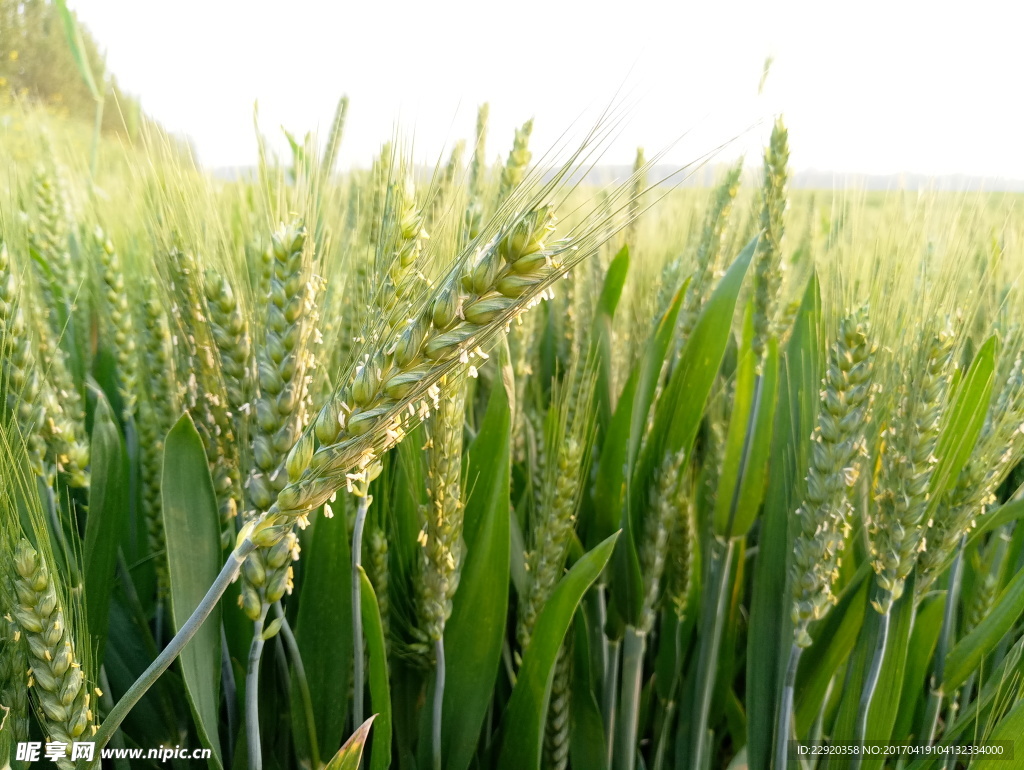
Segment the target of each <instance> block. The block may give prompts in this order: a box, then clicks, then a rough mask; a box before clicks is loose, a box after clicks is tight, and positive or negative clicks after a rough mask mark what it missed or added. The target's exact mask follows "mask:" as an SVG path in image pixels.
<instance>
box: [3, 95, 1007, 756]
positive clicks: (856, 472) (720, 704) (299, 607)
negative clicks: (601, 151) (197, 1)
mask: <svg viewBox="0 0 1024 770" xmlns="http://www.w3.org/2000/svg"><path fill="white" fill-rule="evenodd" d="M348 107H349V105H348V102H347V100H343V101H342V103H341V104H340V105H339V107H338V115H337V118H336V120H335V121H334V123H333V125H332V127H331V129H330V135H329V136H327V137H323V138H322V139H323V141H319V142H318V141H317V140H316V139H315V138H314V137H307V138H306V139H305V140H304V141H302V142H299V141H295V142H294V143H293V155H292V156H291V157H288V158H277V157H274V156H273V154H272V153H270V152H269V151H267V150H265V149H264V150H263V151H262V155H261V162H260V165H259V168H258V169H256V170H255V171H254V172H253V174H252V175H251V176H243V177H241V178H238V179H233V180H225V179H219V178H215V177H213V176H211V175H210V174H207V173H205V172H203V171H202V170H199V169H196V168H195V167H194V165H193V164H192V163H191V160H190V157H189V154H188V153H187V152H186V151H184V150H183V149H182V148H179V147H177V146H176V145H175V144H174V143H173V142H171V141H169V140H167V139H166V138H164V137H162V136H161V135H160V134H158V133H156V132H152V133H147V132H146V131H142V132H141V134H139V135H138V136H137V137H136V139H135V141H134V143H132V144H125V145H123V146H122V145H119V144H114V143H112V142H109V143H108V142H101V143H100V144H99V147H98V149H97V156H96V157H95V158H92V159H91V158H90V152H89V143H88V139H87V134H79V133H78V132H77V131H75V130H73V129H71V128H69V127H68V126H67V125H66V124H64V123H61V122H60V121H57V120H54V119H52V118H50V117H48V116H47V115H45V114H44V113H42V112H39V111H36V110H34V109H30V108H26V107H22V106H21V105H18V104H15V105H13V106H11V107H10V108H9V109H8V112H7V113H5V115H6V117H4V118H3V119H4V123H3V126H4V128H3V129H2V131H0V154H2V155H3V156H4V157H5V158H7V159H8V161H7V167H6V169H5V170H6V172H7V173H5V174H4V175H3V177H2V178H0V373H2V376H0V403H2V406H3V410H2V414H0V439H2V442H0V463H2V474H0V616H2V619H0V767H3V768H6V767H8V766H10V767H14V768H22V767H27V766H28V765H29V764H31V763H30V762H29V761H26V757H27V754H25V753H24V750H23V747H24V746H25V745H26V744H25V742H26V741H29V742H30V741H39V742H45V741H49V742H50V747H51V749H52V753H53V756H54V758H55V759H57V761H58V763H59V764H60V765H61V766H63V767H68V768H70V767H73V766H75V765H78V766H79V767H85V766H88V765H89V764H90V763H89V761H88V760H83V759H80V758H78V757H76V758H74V759H73V758H72V757H71V751H72V745H73V744H74V743H75V742H81V741H92V742H94V746H95V749H96V753H95V756H94V758H93V762H96V763H98V762H99V759H100V750H101V749H102V750H106V749H112V750H116V751H120V750H123V751H131V750H133V749H135V748H138V747H142V748H146V749H148V748H150V747H158V746H168V747H175V746H187V747H192V748H207V749H210V750H211V756H210V757H209V759H207V760H204V761H206V762H207V763H208V765H209V766H210V767H212V768H228V767H237V768H261V767H266V768H292V767H294V768H308V769H310V770H318V769H319V768H323V767H325V766H326V767H330V768H355V767H357V766H358V765H359V763H360V762H361V763H362V764H363V765H364V766H366V767H369V768H373V770H383V769H384V768H388V767H395V768H400V769H401V770H413V769H414V768H432V769H433V770H441V768H446V769H447V770H468V769H469V768H501V770H518V769H520V768H551V769H553V770H562V769H563V768H567V767H572V768H577V769H578V770H590V769H591V768H613V769H614V770H635V769H636V768H649V769H650V770H668V769H669V768H675V769H677V770H687V769H689V768H693V769H694V770H705V769H706V768H724V767H737V768H738V767H747V766H749V767H752V768H758V769H767V768H771V767H775V768H777V769H781V768H783V767H789V766H794V767H795V766H799V767H807V768H812V767H824V766H826V765H830V766H831V765H835V766H836V767H838V766H841V765H845V764H846V763H850V762H852V763H853V764H854V765H863V766H866V765H871V766H873V767H883V766H891V767H939V766H943V767H953V766H955V765H956V764H957V762H959V764H960V765H963V766H966V765H968V764H970V765H972V766H973V765H977V766H979V767H985V766H987V762H988V761H990V759H991V758H990V757H989V758H986V757H972V756H969V755H965V756H963V757H961V758H960V759H959V760H957V759H954V758H950V756H949V755H948V754H945V753H936V750H937V747H947V748H948V747H954V746H971V745H973V746H981V745H982V744H983V742H984V741H989V742H990V743H989V744H988V746H989V747H990V748H991V747H993V746H997V747H998V746H1001V747H1003V750H1004V751H1006V750H1009V749H1008V748H1007V747H1008V746H1009V744H1006V743H998V742H999V741H1009V740H1011V739H1013V738H1016V737H1018V736H1020V735H1021V734H1022V732H1024V689H1022V686H1024V681H1022V674H1024V656H1022V650H1024V625H1022V616H1024V525H1021V523H1020V520H1021V517H1022V515H1024V502H1022V501H1021V500H1019V499H1018V487H1019V485H1020V483H1021V481H1022V477H1021V474H1022V471H1021V468H1020V467H1019V461H1020V459H1021V455H1022V453H1024V331H1022V325H1021V319H1022V316H1021V314H1022V311H1024V303H1022V301H1021V293H1020V286H1019V276H1020V271H1021V268H1022V266H1024V253H1022V248H1024V241H1022V236H1024V227H1022V225H1021V222H1022V221H1024V220H1022V219H1021V218H1020V205H1021V201H1020V200H1018V199H1015V198H1014V197H1012V196H999V195H995V194H953V193H921V194H911V193H904V192H899V191H892V192H888V193H865V192H860V191H856V190H845V191H842V190H841V191H830V192H811V191H807V190H794V189H792V185H791V180H790V176H791V172H790V169H789V165H788V155H789V136H788V134H787V131H786V127H785V123H784V121H783V120H782V119H781V118H779V119H777V120H776V122H775V124H774V127H773V128H772V130H771V136H770V139H769V140H768V141H767V142H766V146H765V148H764V151H763V155H762V156H761V157H748V158H746V159H745V161H744V163H740V164H735V165H732V166H727V165H725V164H721V165H720V166H716V167H714V168H713V171H714V174H713V175H714V176H715V177H716V180H715V183H714V186H713V187H710V188H703V187H699V186H689V185H682V186H680V185H677V184H676V183H677V182H679V181H680V180H681V179H682V178H684V177H685V174H686V172H685V171H684V172H682V173H681V174H679V175H677V176H676V177H674V178H673V179H670V180H668V181H666V182H663V183H658V184H649V180H648V176H649V173H650V170H651V167H650V166H649V165H647V164H646V163H645V162H644V160H643V159H644V157H645V156H644V153H643V152H642V151H641V152H639V153H638V156H637V166H636V168H635V172H634V174H633V175H632V176H631V177H629V178H624V179H622V180H620V182H619V183H618V184H616V185H614V186H611V187H607V188H598V187H596V186H593V185H591V184H589V183H587V182H586V181H583V182H577V180H578V178H579V176H578V175H577V174H576V171H577V170H578V169H579V168H580V167H581V166H585V165H586V164H588V163H590V162H592V156H591V153H593V152H594V151H595V150H596V149H598V148H599V146H600V142H601V140H602V137H604V136H606V134H607V130H608V128H607V126H598V127H597V128H596V129H595V131H594V132H593V133H592V134H591V135H590V136H589V138H587V139H586V140H584V142H583V143H582V144H581V146H580V148H579V149H574V148H570V151H569V152H565V151H562V152H561V153H560V154H559V153H557V152H556V153H547V152H545V153H541V152H539V151H537V150H536V149H535V148H531V146H530V139H531V131H532V126H533V122H532V121H528V122H526V123H525V124H524V125H523V126H522V128H521V129H519V130H518V131H517V132H516V133H515V135H514V136H493V135H488V110H487V107H486V105H484V106H483V107H482V108H481V109H480V113H479V120H478V122H477V134H476V136H472V137H466V138H465V139H464V140H463V141H460V142H457V143H455V144H454V146H453V147H451V148H449V149H448V150H447V151H446V152H445V154H443V155H441V156H440V160H439V162H438V163H437V165H436V168H435V170H433V171H430V170H429V169H424V168H423V167H421V166H416V165H414V164H413V163H412V162H411V160H410V159H409V157H408V155H407V153H405V152H404V151H403V145H402V142H401V140H400V139H397V138H395V139H393V140H392V141H390V142H387V143H385V144H384V145H383V146H382V149H381V151H380V153H379V155H378V156H377V158H376V160H375V161H374V162H373V164H372V167H370V168H368V169H358V168H357V169H355V170H352V171H349V172H345V173H340V172H338V171H336V169H335V168H334V165H335V158H336V157H337V156H338V155H339V153H344V142H343V136H342V132H343V129H344V126H345V124H346V120H348V119H349V118H348V115H347V113H348ZM542 118H543V116H538V119H542ZM351 119H353V120H354V119H356V117H352V118H351ZM261 147H263V144H261ZM321 147H322V148H323V149H321ZM544 150H545V151H546V150H547V148H544ZM449 153H450V154H449ZM552 158H559V159H560V160H558V161H557V162H556V161H553V160H552ZM90 165H91V166H93V167H94V168H95V173H91V172H90V170H89V168H90ZM708 168H712V167H711V166H709V167H708ZM816 741H825V742H831V745H833V746H839V745H843V744H849V745H854V742H857V743H856V745H860V743H861V742H864V741H868V742H877V743H878V744H879V745H883V746H906V745H911V744H912V745H914V746H917V747H918V749H919V753H916V754H903V755H901V756H896V755H895V754H894V753H890V754H889V755H888V756H886V750H882V751H881V753H878V754H875V755H872V756H869V757H867V758H860V757H857V758H852V759H851V758H850V757H849V756H841V757H828V756H825V757H801V756H798V755H797V753H796V750H795V748H794V747H795V745H796V744H795V743H791V742H801V743H803V744H805V745H809V744H811V743H813V742H816ZM993 741H994V742H996V743H992V742H993ZM19 746H21V747H22V749H19ZM923 747H930V748H931V751H932V753H930V754H924V753H920V751H921V750H923ZM1016 748H1017V751H1018V752H1020V751H1024V746H1017V747H1016ZM123 756H130V755H128V754H125V755H123ZM36 761H37V762H44V761H46V760H45V759H37V760H36ZM1019 761H1020V760H1019V759H1018V760H1017V762H1019ZM104 762H105V764H109V766H111V767H151V766H152V767H155V766H158V765H159V762H158V761H157V760H155V759H150V760H147V759H145V758H133V759H120V760H114V759H106V760H104ZM1012 764H1013V763H1012V762H1003V763H1002V764H997V765H995V766H996V767H1009V766H1011V765H1012Z"/></svg>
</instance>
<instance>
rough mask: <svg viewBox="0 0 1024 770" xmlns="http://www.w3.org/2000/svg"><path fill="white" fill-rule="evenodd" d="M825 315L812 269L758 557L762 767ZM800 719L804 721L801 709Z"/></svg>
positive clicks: (755, 674)
mask: <svg viewBox="0 0 1024 770" xmlns="http://www.w3.org/2000/svg"><path fill="white" fill-rule="evenodd" d="M820 321H821V299H820V297H819V292H818V281H817V278H816V277H815V276H813V275H812V276H811V279H810V281H809V282H808V284H807V289H806V291H805V292H804V299H803V303H802V305H801V307H800V310H799V312H798V314H797V317H796V321H795V323H794V326H793V333H792V335H791V336H790V338H789V343H788V344H787V346H786V351H785V355H784V356H783V357H782V361H781V365H780V370H781V371H780V373H779V398H778V407H777V412H776V415H775V429H774V431H773V432H772V442H771V446H772V451H771V459H770V464H769V474H768V485H767V489H766V491H765V500H764V513H763V516H762V519H761V533H760V537H759V539H758V553H757V561H756V563H755V565H754V580H753V588H752V596H751V600H750V631H749V633H748V635H747V678H746V685H747V693H746V699H747V757H748V760H749V762H750V767H751V768H753V769H754V770H767V768H768V767H769V765H770V763H771V756H772V736H773V735H774V731H775V720H776V716H775V704H777V703H778V702H779V693H780V689H781V679H782V676H783V674H784V671H783V670H782V669H783V664H781V663H780V661H782V660H783V656H785V655H786V654H788V650H789V647H790V645H791V644H792V636H793V633H792V629H791V628H790V625H789V623H788V617H789V605H788V597H789V594H788V593H787V591H786V575H787V574H788V572H789V566H788V558H789V552H790V542H791V539H790V536H789V520H790V515H791V514H792V512H793V511H795V510H796V506H797V505H799V503H800V500H799V498H800V497H801V496H802V494H803V492H802V488H803V483H804V477H805V476H806V474H807V447H808V441H807V437H808V436H810V435H811V428H812V426H813V424H814V422H815V417H816V415H817V411H818V390H819V388H820V382H821V380H820V375H819V366H820V361H821V356H822V353H821V348H822V343H821V338H820V335H819V333H818V332H819V325H820ZM861 612H863V610H861ZM854 634H856V631H855V632H854ZM812 650H813V648H812ZM806 655H807V653H805V657H806ZM805 665H806V664H805ZM830 676H831V675H830ZM798 682H799V680H798ZM826 685H827V681H826ZM797 694H798V695H799V689H798V692H797ZM797 705H799V700H798V701H797ZM797 724H798V725H799V724H800V720H799V709H797Z"/></svg>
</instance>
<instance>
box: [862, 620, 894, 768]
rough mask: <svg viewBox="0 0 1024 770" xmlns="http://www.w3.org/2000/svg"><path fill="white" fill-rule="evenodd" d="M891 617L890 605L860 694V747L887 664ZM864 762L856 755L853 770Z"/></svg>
mask: <svg viewBox="0 0 1024 770" xmlns="http://www.w3.org/2000/svg"><path fill="white" fill-rule="evenodd" d="M891 616H892V610H891V605H890V606H888V607H886V609H885V611H884V612H882V613H881V620H880V621H879V626H878V636H877V638H876V639H875V651H874V653H873V654H872V657H871V665H870V667H869V668H868V671H867V674H866V675H865V677H864V686H863V688H862V689H861V693H860V703H859V704H858V706H857V721H856V724H855V725H854V732H853V742H854V743H855V744H856V745H858V746H863V745H864V741H865V740H866V739H867V731H868V715H869V712H870V711H871V702H872V701H873V700H874V698H875V690H876V689H877V688H878V680H879V678H880V677H881V675H882V664H883V663H884V662H885V646H886V644H887V643H888V641H889V624H890V619H891ZM863 761H864V755H863V754H856V755H854V758H853V761H852V768H853V770H860V765H861V762H863Z"/></svg>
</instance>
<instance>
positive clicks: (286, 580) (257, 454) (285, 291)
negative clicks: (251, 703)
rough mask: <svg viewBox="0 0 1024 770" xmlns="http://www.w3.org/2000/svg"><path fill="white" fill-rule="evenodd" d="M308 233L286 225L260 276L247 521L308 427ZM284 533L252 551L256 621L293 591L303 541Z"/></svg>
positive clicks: (275, 489)
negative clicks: (260, 330) (260, 335)
mask: <svg viewBox="0 0 1024 770" xmlns="http://www.w3.org/2000/svg"><path fill="white" fill-rule="evenodd" d="M306 235H307V234H306V228H305V226H304V225H303V224H302V223H301V222H300V221H298V220H296V221H294V222H292V223H290V224H288V225H285V226H283V227H281V228H280V229H279V230H278V231H277V232H276V233H275V234H274V236H273V239H272V245H271V253H272V255H273V260H272V262H271V263H270V264H269V265H267V266H266V268H265V273H264V276H263V279H262V280H263V284H264V285H265V286H266V289H267V300H268V318H267V322H266V324H265V327H264V339H263V341H262V344H261V345H260V347H259V348H258V349H257V352H256V361H257V367H258V384H259V394H258V396H257V397H256V400H255V405H254V408H253V414H252V416H251V429H250V435H251V436H252V459H253V467H252V469H251V470H250V473H249V479H248V483H247V487H246V488H247V491H248V495H249V502H250V504H251V506H252V508H251V509H250V510H249V511H248V512H247V513H246V519H247V521H253V520H255V519H256V518H258V517H259V516H260V515H262V514H263V513H264V512H266V511H267V510H268V509H269V508H270V507H271V505H273V503H274V499H275V497H276V495H277V494H278V493H279V492H280V491H281V490H282V489H284V487H285V485H286V484H287V483H288V469H287V468H286V466H285V460H286V458H287V457H288V453H289V452H290V451H291V450H292V448H293V447H294V445H295V442H296V441H297V440H298V438H299V436H300V435H301V433H302V429H303V427H304V422H305V414H306V407H307V403H306V402H307V399H308V395H309V394H308V379H307V372H308V371H310V370H311V368H312V366H313V363H314V359H313V352H312V347H311V337H312V333H313V323H314V319H315V308H314V305H313V303H314V297H313V291H312V289H313V286H312V283H311V281H310V277H309V265H308V259H307V258H308V254H307V252H306ZM282 535H283V536H282V538H281V539H280V540H278V541H276V542H274V543H273V544H271V545H270V547H267V548H260V549H258V550H257V551H255V552H254V553H253V554H251V555H250V556H249V558H248V559H247V560H246V562H245V565H244V567H243V570H242V577H243V584H242V585H243V587H242V594H241V596H240V601H241V605H242V608H243V609H244V610H245V612H246V614H247V615H248V616H249V617H250V618H251V619H252V620H257V619H258V618H259V617H260V614H261V612H262V607H263V606H264V605H265V604H273V603H274V602H276V601H279V600H280V599H281V598H283V597H284V595H285V594H286V593H289V592H291V589H292V568H291V563H292V562H293V561H294V560H296V559H297V558H298V551H299V541H298V538H297V537H296V535H295V533H294V532H293V531H291V530H290V529H289V530H288V531H287V532H285V533H282Z"/></svg>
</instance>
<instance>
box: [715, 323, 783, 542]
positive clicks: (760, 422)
mask: <svg viewBox="0 0 1024 770" xmlns="http://www.w3.org/2000/svg"><path fill="white" fill-rule="evenodd" d="M747 316H748V321H749V323H748V324H746V326H747V327H748V329H747V331H745V332H744V338H745V339H744V342H743V350H742V351H741V359H740V365H739V368H738V370H737V373H736V388H735V395H734V400H733V408H732V416H731V418H730V420H729V432H728V434H727V435H726V444H725V461H724V462H723V464H722V470H721V476H720V478H719V483H718V494H717V495H716V503H715V511H714V528H715V534H717V535H718V536H719V537H726V538H728V537H733V536H741V535H745V534H746V533H747V530H749V529H750V527H751V525H753V523H754V519H755V517H756V516H757V512H758V510H759V509H760V507H761V500H762V498H763V497H764V476H765V467H766V465H767V463H768V452H769V449H770V447H771V438H772V421H773V419H774V417H775V397H776V393H777V390H778V373H779V351H778V344H777V343H776V341H775V340H774V339H773V340H770V341H769V343H768V352H767V355H766V356H765V360H764V368H763V373H762V375H761V376H760V377H756V376H755V374H754V368H755V365H756V363H757V361H756V359H755V357H754V354H753V351H752V350H751V342H752V338H753V306H748V313H747ZM748 332H749V336H748Z"/></svg>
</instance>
